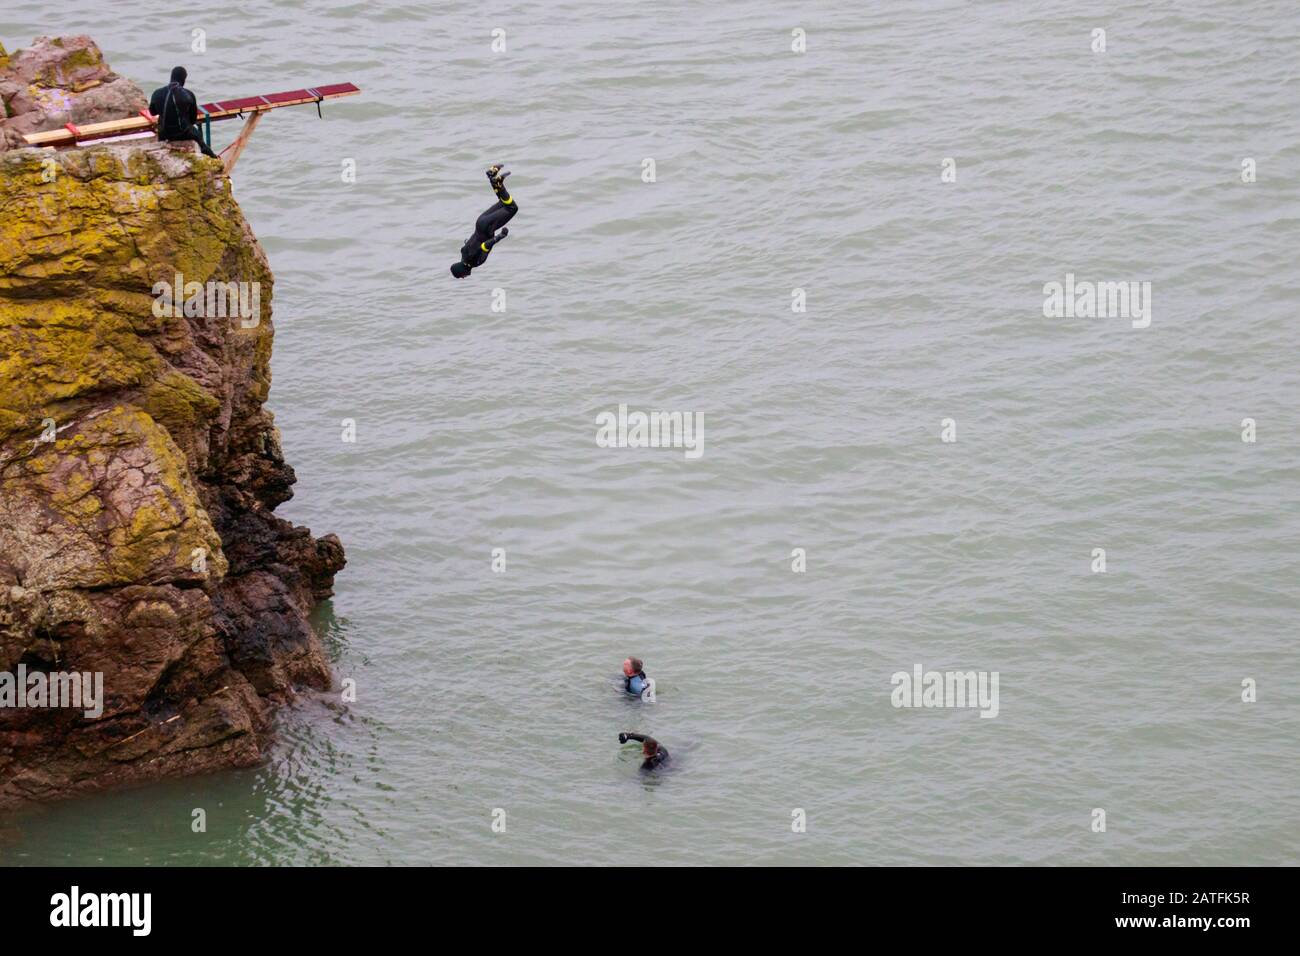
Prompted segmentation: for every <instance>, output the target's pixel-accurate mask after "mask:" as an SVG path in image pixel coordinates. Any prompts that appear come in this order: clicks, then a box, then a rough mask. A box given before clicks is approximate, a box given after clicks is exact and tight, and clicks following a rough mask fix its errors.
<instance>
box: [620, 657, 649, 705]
mask: <svg viewBox="0 0 1300 956" xmlns="http://www.w3.org/2000/svg"><path fill="white" fill-rule="evenodd" d="M649 681H650V678H648V677H646V675H645V665H644V664H642V663H641V658H639V657H629V658H627V659H626V660H624V661H623V689H624V690H625V691H627V692H628V693H629V694H636V695H637V696H638V697H639V696H641V692H642V691H643V690H645V689H646V687H648V686H649Z"/></svg>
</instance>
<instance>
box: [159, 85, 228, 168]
mask: <svg viewBox="0 0 1300 956" xmlns="http://www.w3.org/2000/svg"><path fill="white" fill-rule="evenodd" d="M188 75H189V74H187V73H186V72H185V67H183V66H178V67H176V68H175V69H173V70H172V79H171V82H170V83H168V84H167V85H166V86H160V87H158V89H156V90H154V91H153V96H151V97H149V112H150V113H152V114H153V115H154V116H156V117H158V138H159V139H160V140H169V141H173V142H174V141H176V140H193V141H194V142H196V143H198V144H199V149H201V150H203V155H205V156H211V157H212V158H213V159H216V158H217V154H216V153H214V152H213V151H212V148H211V147H210V146H208V144H207V143H205V142H203V134H202V133H200V132H199V126H198V123H199V103H198V100H196V99H195V98H194V94H193V93H191V92H190V91H189V90H187V89H186V88H185V78H186V77H187V76H188Z"/></svg>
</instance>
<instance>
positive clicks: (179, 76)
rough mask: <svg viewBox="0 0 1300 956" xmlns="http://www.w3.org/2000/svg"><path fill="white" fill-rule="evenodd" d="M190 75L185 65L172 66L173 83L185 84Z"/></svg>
mask: <svg viewBox="0 0 1300 956" xmlns="http://www.w3.org/2000/svg"><path fill="white" fill-rule="evenodd" d="M189 75H190V74H189V72H188V71H187V70H186V69H185V67H183V66H174V67H172V82H173V83H179V84H180V85H181V86H184V85H185V81H186V79H188V78H189Z"/></svg>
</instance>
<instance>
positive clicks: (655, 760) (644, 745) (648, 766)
mask: <svg viewBox="0 0 1300 956" xmlns="http://www.w3.org/2000/svg"><path fill="white" fill-rule="evenodd" d="M629 740H638V741H640V742H641V756H642V757H644V758H645V759H644V760H642V761H641V769H642V770H654V769H655V767H658V766H661V765H663V764H665V763H667V762H668V751H667V750H665V749H664V748H663V747H661V746H660V745H659V741H657V740H655V739H654V738H653V737H647V736H646V735H645V734H633V733H623V734H619V735H618V742H619V743H621V744H625V743H627V742H628V741H629Z"/></svg>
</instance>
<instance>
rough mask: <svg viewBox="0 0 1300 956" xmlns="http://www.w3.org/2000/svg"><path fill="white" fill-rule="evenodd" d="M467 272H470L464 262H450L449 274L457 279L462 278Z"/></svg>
mask: <svg viewBox="0 0 1300 956" xmlns="http://www.w3.org/2000/svg"><path fill="white" fill-rule="evenodd" d="M469 273H470V268H469V266H467V265H465V263H463V262H453V263H452V264H451V274H452V275H454V276H455V277H456V278H457V279H463V278H465V277H466V276H467V275H469Z"/></svg>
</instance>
